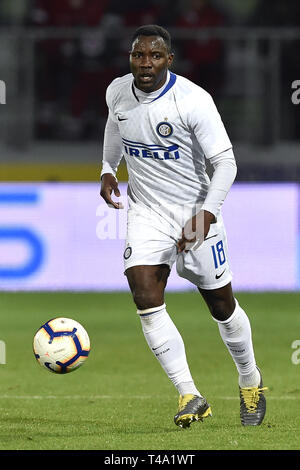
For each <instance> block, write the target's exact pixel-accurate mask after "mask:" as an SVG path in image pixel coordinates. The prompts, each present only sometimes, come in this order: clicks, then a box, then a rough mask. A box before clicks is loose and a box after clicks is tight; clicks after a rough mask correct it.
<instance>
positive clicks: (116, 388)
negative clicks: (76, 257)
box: [0, 291, 300, 450]
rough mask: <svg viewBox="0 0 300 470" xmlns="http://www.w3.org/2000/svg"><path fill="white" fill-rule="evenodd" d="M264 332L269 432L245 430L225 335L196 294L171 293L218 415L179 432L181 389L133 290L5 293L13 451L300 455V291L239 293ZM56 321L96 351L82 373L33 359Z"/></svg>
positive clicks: (0, 330) (4, 411)
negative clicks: (73, 323) (144, 326)
mask: <svg viewBox="0 0 300 470" xmlns="http://www.w3.org/2000/svg"><path fill="white" fill-rule="evenodd" d="M237 298H238V299H239V302H240V304H241V305H242V306H243V307H244V309H245V310H246V312H247V314H248V316H249V318H250V320H251V323H252V330H253V342H254V346H255V351H256V359H257V362H258V365H259V366H260V367H261V369H262V371H263V377H264V384H265V385H266V386H268V387H269V391H268V392H267V395H266V396H267V414H266V417H265V421H264V422H263V424H262V425H261V426H259V427H253V428H252V427H246V428H244V427H242V426H241V425H240V421H239V399H238V386H237V372H236V369H235V366H234V364H233V362H232V360H231V358H230V356H229V353H228V351H227V350H226V349H225V346H224V345H223V343H222V341H221V338H220V336H219V332H218V327H217V324H216V322H214V321H213V320H212V319H211V318H210V315H209V313H208V311H207V309H206V307H205V305H204V302H203V300H202V298H201V296H200V295H199V294H198V293H196V292H195V291H191V292H187V293H168V294H167V296H166V302H167V307H168V311H169V313H170V315H171V317H172V318H173V320H174V321H175V323H176V325H177V327H178V329H179V330H180V332H181V334H182V336H183V339H184V341H185V346H186V352H187V356H188V360H189V364H190V368H191V371H192V374H193V376H194V380H195V382H196V384H197V386H198V388H199V390H200V391H201V393H202V394H203V395H205V396H206V397H207V399H208V401H209V402H210V404H211V406H212V412H213V417H212V418H209V419H206V420H205V421H204V422H203V423H194V424H193V425H192V426H191V428H190V429H188V430H184V429H180V428H177V427H176V426H175V425H174V423H173V416H174V414H175V413H176V409H177V392H176V390H175V388H174V386H173V385H172V384H171V383H170V382H169V380H168V379H167V377H166V376H165V374H164V372H163V370H162V369H161V367H160V365H159V363H158V362H157V360H156V358H155V357H154V356H153V355H152V353H151V352H150V351H149V350H148V346H147V345H146V343H145V340H144V337H143V335H142V332H141V327H140V321H139V318H138V316H137V315H136V313H135V311H136V309H135V307H134V304H133V302H132V299H131V296H130V294H129V293H106V294H101V293H56V292H53V293H1V295H0V306H1V316H0V340H2V341H4V342H5V345H6V364H2V365H0V378H1V380H0V408H1V419H0V436H1V438H0V449H1V450H4V449H6V450H37V449H42V450H48V449H50V450H54V449H68V450H75V449H76V450H77V449H78V450H88V449H98V450H143V449H147V450H149V449H151V450H161V449H164V450H202V449H205V450H222V449H223V450H229V449H230V450H235V449H237V450H245V449H250V450H256V449H257V450H258V449H260V450H274V449H278V450H288V449H289V450H294V449H299V435H300V419H299V410H298V400H299V398H300V380H299V377H300V375H299V374H300V364H299V365H296V364H294V363H293V362H292V354H293V352H294V350H293V349H292V343H293V341H295V340H299V339H300V330H299V304H300V294H299V293H257V294H254V293H251V294H250V293H237ZM55 316H67V317H71V318H74V319H75V320H78V321H79V322H81V323H82V324H83V325H84V326H85V327H86V329H87V331H88V332H89V335H90V339H91V346H92V349H91V353H90V356H89V358H88V360H87V362H86V364H85V365H84V366H83V367H82V368H80V369H79V370H77V371H75V372H73V373H70V374H66V375H56V374H52V373H50V372H48V371H47V370H46V369H43V368H42V367H41V366H40V365H39V364H38V363H37V362H36V360H35V358H34V356H33V352H32V338H33V334H34V332H35V331H36V330H37V328H38V327H39V326H40V325H41V324H42V323H44V322H45V321H47V320H49V319H50V318H53V317H55Z"/></svg>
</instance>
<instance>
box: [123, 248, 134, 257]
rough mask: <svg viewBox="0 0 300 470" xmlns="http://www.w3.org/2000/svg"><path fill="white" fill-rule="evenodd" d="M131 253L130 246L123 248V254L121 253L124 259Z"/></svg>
mask: <svg viewBox="0 0 300 470" xmlns="http://www.w3.org/2000/svg"><path fill="white" fill-rule="evenodd" d="M131 253H132V248H131V246H127V247H126V249H125V251H124V255H123V256H124V259H128V258H130V256H131Z"/></svg>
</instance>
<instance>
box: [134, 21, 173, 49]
mask: <svg viewBox="0 0 300 470" xmlns="http://www.w3.org/2000/svg"><path fill="white" fill-rule="evenodd" d="M139 36H159V37H161V38H162V39H163V40H164V42H165V44H166V46H167V50H168V52H171V49H172V45H171V35H170V33H169V31H167V30H166V29H165V28H163V27H162V26H158V25H157V24H147V25H144V26H140V27H139V28H138V29H136V30H135V32H134V33H133V36H132V41H131V42H132V43H133V42H134V41H135V40H136V38H137V37H139Z"/></svg>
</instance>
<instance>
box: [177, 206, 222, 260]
mask: <svg viewBox="0 0 300 470" xmlns="http://www.w3.org/2000/svg"><path fill="white" fill-rule="evenodd" d="M214 220H215V216H214V215H213V214H212V213H211V212H208V211H200V212H198V213H197V214H196V215H194V216H193V217H192V218H191V219H190V220H188V221H187V223H186V224H185V226H184V228H183V229H182V235H181V238H180V240H178V242H177V250H178V253H181V252H183V251H185V252H187V251H189V250H190V249H191V248H196V247H197V248H198V247H199V246H200V245H201V244H202V243H203V241H204V239H205V237H206V236H207V234H208V232H209V229H210V224H211V223H212V222H213V221H214Z"/></svg>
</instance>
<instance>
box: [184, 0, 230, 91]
mask: <svg viewBox="0 0 300 470" xmlns="http://www.w3.org/2000/svg"><path fill="white" fill-rule="evenodd" d="M225 23H226V21H225V17H224V15H223V14H222V13H221V12H220V11H219V10H218V9H216V8H215V7H214V6H213V5H212V4H211V3H210V1H209V0H189V1H188V2H186V1H183V2H182V10H181V14H180V15H179V17H178V18H177V20H176V22H175V25H176V26H177V27H182V28H189V29H191V30H192V31H193V30H196V31H200V30H205V28H211V27H219V26H224V25H225ZM181 57H182V60H185V61H187V67H188V68H187V70H185V76H187V77H188V78H190V79H191V80H192V81H194V82H196V83H197V84H199V85H200V86H202V87H203V88H205V89H206V90H207V91H209V92H210V93H212V94H213V95H214V96H217V95H218V93H219V92H220V89H221V86H222V83H223V80H224V46H223V43H222V41H221V40H219V39H206V38H199V39H197V38H193V39H190V40H186V41H185V46H184V47H183V48H182V49H181Z"/></svg>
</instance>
